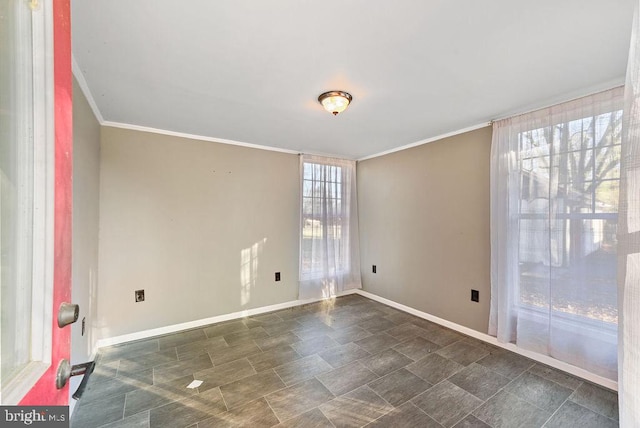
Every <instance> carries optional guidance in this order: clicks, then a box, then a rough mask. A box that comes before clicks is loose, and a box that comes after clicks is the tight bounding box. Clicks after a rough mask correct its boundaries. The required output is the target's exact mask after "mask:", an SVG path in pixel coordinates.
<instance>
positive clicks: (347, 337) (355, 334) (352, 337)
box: [328, 325, 373, 345]
mask: <svg viewBox="0 0 640 428" xmlns="http://www.w3.org/2000/svg"><path fill="white" fill-rule="evenodd" d="M328 336H329V337H330V338H332V339H333V340H335V341H336V342H338V343H339V344H341V345H346V344H347V343H349V342H355V341H356V340H360V339H364V338H365V337H369V336H373V335H372V334H371V333H369V332H368V331H366V330H364V329H362V328H360V327H358V326H357V325H354V326H351V327H347V328H342V329H340V330H336V331H335V332H333V333H329V334H328Z"/></svg>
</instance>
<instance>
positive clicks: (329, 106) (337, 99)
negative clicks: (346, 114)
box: [318, 91, 353, 116]
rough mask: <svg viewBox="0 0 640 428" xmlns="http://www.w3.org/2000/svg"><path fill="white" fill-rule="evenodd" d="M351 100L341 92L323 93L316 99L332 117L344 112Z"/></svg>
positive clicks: (346, 94) (348, 95)
mask: <svg viewBox="0 0 640 428" xmlns="http://www.w3.org/2000/svg"><path fill="white" fill-rule="evenodd" d="M352 99H353V97H352V96H351V94H349V93H347V92H342V91H330V92H325V93H324V94H322V95H320V96H319V97H318V101H320V104H322V107H324V109H325V110H326V111H328V112H329V113H331V114H333V115H334V116H336V115H337V114H338V113H342V112H343V111H345V110H346V109H347V107H349V103H350V102H351V100H352Z"/></svg>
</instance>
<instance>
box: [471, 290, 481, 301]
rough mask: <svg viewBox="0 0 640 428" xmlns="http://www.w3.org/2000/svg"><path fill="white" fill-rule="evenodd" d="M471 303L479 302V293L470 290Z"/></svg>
mask: <svg viewBox="0 0 640 428" xmlns="http://www.w3.org/2000/svg"><path fill="white" fill-rule="evenodd" d="M471 301H472V302H479V301H480V292H479V291H478V290H471Z"/></svg>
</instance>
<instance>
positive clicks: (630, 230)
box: [618, 1, 640, 427]
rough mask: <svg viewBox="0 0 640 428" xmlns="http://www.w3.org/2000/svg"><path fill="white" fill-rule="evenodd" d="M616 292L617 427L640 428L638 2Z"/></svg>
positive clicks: (626, 119) (639, 4)
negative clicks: (617, 321)
mask: <svg viewBox="0 0 640 428" xmlns="http://www.w3.org/2000/svg"><path fill="white" fill-rule="evenodd" d="M622 129H623V136H622V140H623V145H622V158H621V172H620V214H619V224H618V232H619V238H618V240H619V245H618V286H619V301H620V306H619V307H620V315H621V316H620V328H619V350H618V361H619V363H618V364H619V365H618V370H619V371H618V373H619V375H618V402H619V409H620V426H621V427H637V426H640V1H638V2H637V3H636V10H635V14H634V20H633V29H632V35H631V44H630V49H629V62H628V65H627V76H626V84H625V92H624V119H623V125H622Z"/></svg>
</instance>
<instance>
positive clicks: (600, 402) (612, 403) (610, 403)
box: [569, 382, 618, 420]
mask: <svg viewBox="0 0 640 428" xmlns="http://www.w3.org/2000/svg"><path fill="white" fill-rule="evenodd" d="M569 400H571V401H573V402H574V403H577V404H579V405H581V406H583V407H586V408H587V409H591V410H593V411H594V412H596V413H600V414H601V415H603V416H606V417H608V418H611V419H615V420H617V419H618V395H617V394H616V393H615V392H613V391H610V390H608V389H605V388H601V387H599V386H595V385H593V384H591V383H588V382H584V383H583V384H582V385H580V386H579V387H578V389H576V390H575V392H574V393H573V395H571V397H569Z"/></svg>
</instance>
